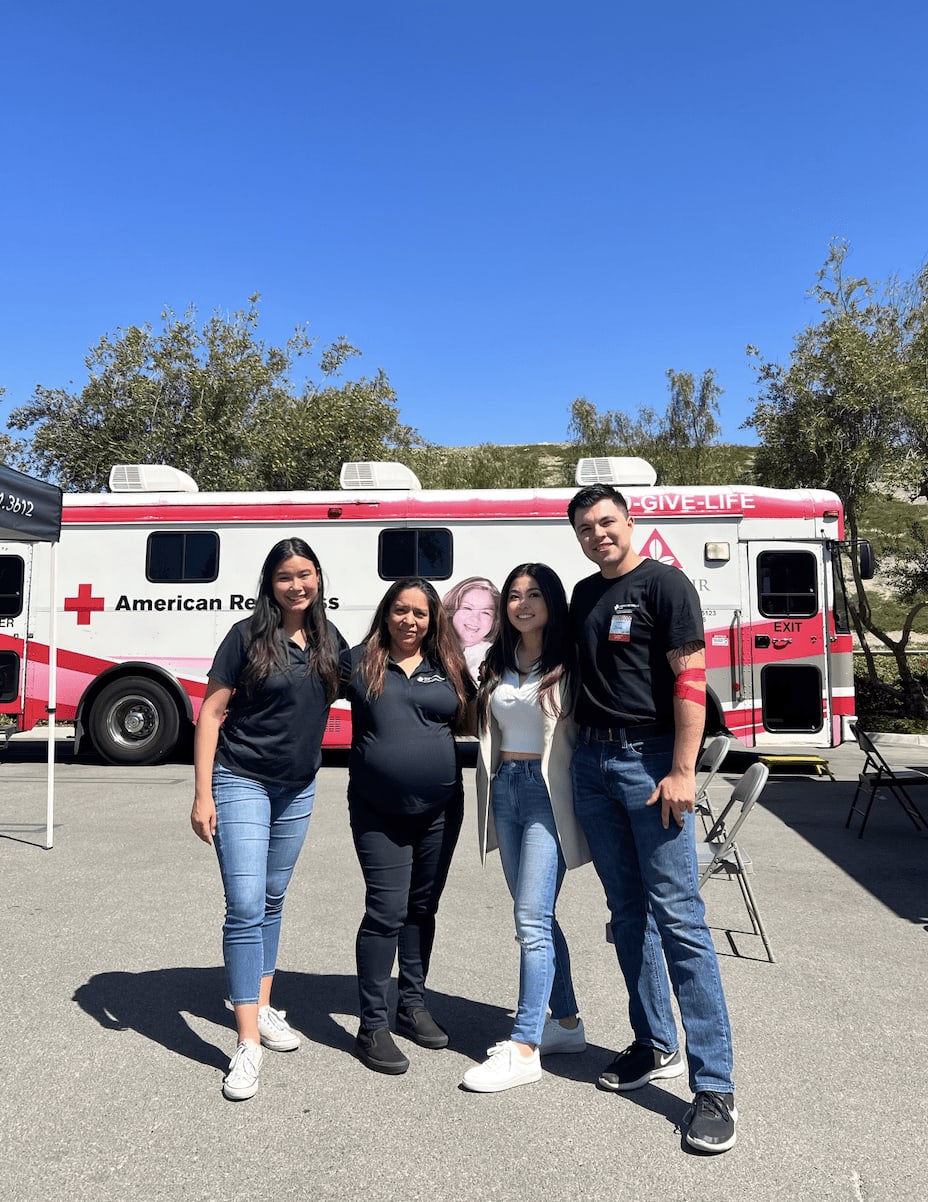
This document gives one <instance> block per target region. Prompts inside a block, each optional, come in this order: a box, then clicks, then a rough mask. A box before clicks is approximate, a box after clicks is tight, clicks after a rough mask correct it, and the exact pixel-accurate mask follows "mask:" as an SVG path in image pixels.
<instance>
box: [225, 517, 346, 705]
mask: <svg viewBox="0 0 928 1202" xmlns="http://www.w3.org/2000/svg"><path fill="white" fill-rule="evenodd" d="M294 555H297V556H299V557H300V559H308V560H309V561H310V563H311V564H312V565H313V567H314V568H315V569H316V575H317V576H318V577H319V589H318V592H317V593H316V596H315V599H314V600H313V602H312V603H311V604H310V605H309V606H307V608H306V611H305V612H304V614H303V630H304V631H305V633H306V671H307V672H315V673H316V674H317V675H318V676H319V678H320V680H321V681H322V683H323V685H324V687H325V694H326V698H327V699H328V701H329V702H332V701H334V700H335V698H336V697H337V696H338V660H337V658H336V655H335V640H334V639H333V637H332V631H331V628H330V627H329V623H328V621H327V619H326V616H325V585H324V584H323V580H322V566H321V564H320V563H319V559H318V556H317V555H316V552H315V551H314V550H313V549H312V547H311V546H310V545H309V544H308V543H306V542H304V541H303V539H301V538H295V537H294V538H283V539H281V540H280V542H279V543H275V544H274V546H273V547H271V549H270V551H268V553H267V558H266V559H265V561H264V564H263V566H262V568H261V579H260V580H259V582H258V596H257V600H256V602H255V608H254V612H253V613H252V615H251V621H250V623H249V626H248V662H247V663H246V665H245V671H244V672H243V674H242V688H243V690H244V692H245V695H246V696H248V697H254V695H255V693H256V692H257V691H258V689H259V688H260V687H261V685H262V684H263V683H264V681H265V680H267V678H268V677H269V676H270V675H271V673H272V672H283V671H286V669H287V667H288V665H289V655H288V652H287V636H286V634H285V633H284V624H283V614H282V613H281V611H280V606H279V605H278V604H277V602H276V601H275V600H274V574H275V572H276V571H277V569H278V568H279V567H280V565H281V564H282V563H283V562H284V560H285V559H292V558H293V556H294Z"/></svg>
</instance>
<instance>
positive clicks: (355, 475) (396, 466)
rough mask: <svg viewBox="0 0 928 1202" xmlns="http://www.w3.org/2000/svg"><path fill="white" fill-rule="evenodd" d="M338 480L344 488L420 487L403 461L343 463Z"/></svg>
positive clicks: (416, 478) (417, 480)
mask: <svg viewBox="0 0 928 1202" xmlns="http://www.w3.org/2000/svg"><path fill="white" fill-rule="evenodd" d="M338 482H339V484H340V485H341V487H342V488H344V489H354V488H371V489H377V488H403V489H406V488H413V489H419V488H421V487H422V485H421V484H420V483H419V479H418V477H417V476H416V474H415V472H412V471H410V469H409V468H408V467H407V466H406V465H405V463H343V464H342V470H341V472H340V473H339V477H338Z"/></svg>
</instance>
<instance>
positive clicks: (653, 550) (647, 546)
mask: <svg viewBox="0 0 928 1202" xmlns="http://www.w3.org/2000/svg"><path fill="white" fill-rule="evenodd" d="M641 554H642V555H644V556H646V557H647V558H648V559H655V560H657V562H658V563H667V564H670V566H671V567H672V568H682V566H683V565H682V564H681V563H680V561H679V559H677V557H676V555H674V553H673V551H671V549H670V548H669V547H668V546H667V544H666V542H665V541H664V539H663V537H662V536H661V535H660V534H658V532H657V530H656V529H655V530H652V531H651V533H650V534H649V535H648V537H647V538H646V539H645V540H644V546H643V547H642V548H641Z"/></svg>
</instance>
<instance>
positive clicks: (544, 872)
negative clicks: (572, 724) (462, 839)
mask: <svg viewBox="0 0 928 1202" xmlns="http://www.w3.org/2000/svg"><path fill="white" fill-rule="evenodd" d="M491 800H492V805H493V821H494V823H495V824H496V837H497V839H498V841H499V854H500V859H501V860H502V864H503V873H504V875H505V877H506V884H507V885H508V886H509V892H510V893H511V894H512V898H513V901H514V903H515V905H514V906H513V914H514V917H515V923H516V942H517V943H518V944H519V947H520V949H521V962H520V967H519V1006H518V1009H517V1010H516V1018H515V1023H514V1025H513V1028H512V1035H511V1036H510V1038H511V1039H515V1040H518V1042H519V1043H533V1044H537V1043H540V1042H541V1033H542V1029H543V1028H544V1025H545V1017H546V1015H547V1013H548V1005H549V1003H550V1006H551V1013H552V1015H553V1017H554V1018H566V1017H568V1016H572V1015H574V1014H576V1013H577V999H576V998H575V997H574V987H573V983H572V981H571V976H570V953H569V952H568V950H567V942H566V940H565V939H564V935H563V933H562V931H561V928H560V926H559V925H558V921H557V918H556V917H555V914H554V906H555V903H556V901H557V895H558V893H559V892H560V889H561V883H562V881H563V880H564V873H565V872H566V871H567V866H566V865H565V863H564V857H563V855H562V854H561V845H560V843H559V842H558V838H557V827H556V826H555V823H554V814H553V813H552V811H551V800H550V798H549V797H548V790H547V789H546V788H545V782H544V779H543V777H542V775H541V760H504V761H503V762H502V763H501V764H500V766H499V769H498V771H497V773H496V776H495V777H494V778H493V788H492V795H491Z"/></svg>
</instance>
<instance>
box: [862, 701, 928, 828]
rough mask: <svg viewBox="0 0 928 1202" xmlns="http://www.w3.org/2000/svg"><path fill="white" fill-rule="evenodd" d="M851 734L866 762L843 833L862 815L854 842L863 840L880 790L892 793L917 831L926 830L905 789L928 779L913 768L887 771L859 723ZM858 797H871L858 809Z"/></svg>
mask: <svg viewBox="0 0 928 1202" xmlns="http://www.w3.org/2000/svg"><path fill="white" fill-rule="evenodd" d="M852 730H853V733H854V738H855V739H856V740H857V742H858V744H859V746H860V750H861V751H862V752H863V753H864V755H865V756H866V757H867V758H866V760H865V761H864V766H863V768H862V769H861V771H860V776H859V777H858V779H857V789H856V790H855V792H854V797H853V799H852V801H851V808H850V810H848V814H847V822H845V824H844V828H845V830H846V829H847V828H848V827H849V826H850V825H851V819H852V818H853V817H854V815H855V814H856V813H861V812H862V813H863V821H862V822H861V824H860V830H859V831H858V832H857V838H858V839H862V838H863V837H864V831H865V830H866V828H867V821H868V819H869V818H870V811H871V810H872V809H873V803H874V801H875V800H876V795H877V791H878V790H879V789H888V790H889V791H890V793H892V795H893V797H895V799H896V801H898V802H899V804H900V806H902V809H903V811H904V812H905V814H906V816H907V817H908V819H909V821H910V822H911V823H912V825H913V826H914V827H915V829H916V830H917V831H918V830H921V829H922V828H923V827H924V828H925V829H928V819H926V818H925V815H924V814H923V813H922V812H921V810H920V809H919V808H918V806H917V805H916V804H915V802H914V801H913V799H912V798H911V797H910V796H909V793H908V790H907V789H906V787H905V786H906V785H907V784H909V785H913V784H928V777H926V776H925V774H924V773H923V772H916V771H915V769H914V768H896V769H893V768H890V766H889V764H887V762H886V760H885V759H884V758H883V754H882V752H880V751H879V750H878V748H877V747H876V744H875V743H874V742H873V740H872V739H871V738H870V736H869V735H868V734H867V732H866V731H865V730H862V729H861V726H860V723H859V722H858V723H855V725H854V726H853V727H852ZM861 793H869V794H870V797H869V800H868V801H867V804H866V806H859V805H858V804H857V799H858V797H860V795H861Z"/></svg>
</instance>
